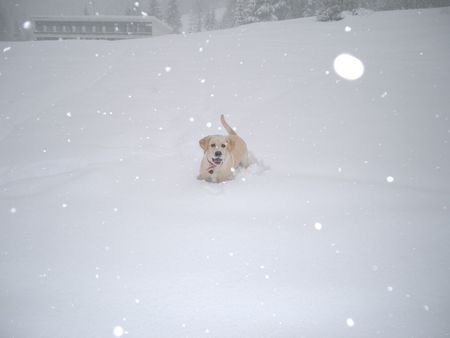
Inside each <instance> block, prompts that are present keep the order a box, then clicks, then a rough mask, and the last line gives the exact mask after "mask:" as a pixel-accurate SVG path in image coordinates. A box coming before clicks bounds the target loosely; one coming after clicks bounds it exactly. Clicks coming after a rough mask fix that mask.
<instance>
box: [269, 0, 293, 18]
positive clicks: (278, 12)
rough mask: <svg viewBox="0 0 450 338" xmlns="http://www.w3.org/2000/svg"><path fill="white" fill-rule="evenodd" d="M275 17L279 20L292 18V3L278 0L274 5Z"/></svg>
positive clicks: (286, 0) (287, 0)
mask: <svg viewBox="0 0 450 338" xmlns="http://www.w3.org/2000/svg"><path fill="white" fill-rule="evenodd" d="M273 9H274V15H275V16H276V17H277V19H278V20H286V19H290V18H292V16H291V15H292V1H289V0H278V1H276V2H275V3H274V4H273Z"/></svg>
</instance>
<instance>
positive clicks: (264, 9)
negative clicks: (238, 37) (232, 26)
mask: <svg viewBox="0 0 450 338" xmlns="http://www.w3.org/2000/svg"><path fill="white" fill-rule="evenodd" d="M275 2H276V1H274V0H257V1H256V12H255V14H256V15H255V16H256V17H257V18H258V19H259V21H272V20H277V17H276V15H275Z"/></svg>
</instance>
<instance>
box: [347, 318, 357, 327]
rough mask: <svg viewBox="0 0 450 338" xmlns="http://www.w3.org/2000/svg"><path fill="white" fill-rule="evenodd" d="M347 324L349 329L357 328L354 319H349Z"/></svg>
mask: <svg viewBox="0 0 450 338" xmlns="http://www.w3.org/2000/svg"><path fill="white" fill-rule="evenodd" d="M346 323H347V326H348V327H353V326H355V321H354V320H353V319H352V318H347V320H346Z"/></svg>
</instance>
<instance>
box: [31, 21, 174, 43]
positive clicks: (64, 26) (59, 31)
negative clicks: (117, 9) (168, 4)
mask: <svg viewBox="0 0 450 338" xmlns="http://www.w3.org/2000/svg"><path fill="white" fill-rule="evenodd" d="M33 33H34V38H35V40H52V39H107V40H118V39H131V38H142V37H150V36H155V35H163V34H169V33H171V29H170V28H169V27H168V26H166V25H165V24H162V23H161V22H159V20H157V19H153V18H150V17H149V18H145V19H143V18H139V20H133V19H132V18H130V17H111V18H108V17H101V19H99V20H97V21H96V20H95V17H86V18H85V19H83V18H81V19H80V18H78V19H76V18H70V17H67V18H34V19H33Z"/></svg>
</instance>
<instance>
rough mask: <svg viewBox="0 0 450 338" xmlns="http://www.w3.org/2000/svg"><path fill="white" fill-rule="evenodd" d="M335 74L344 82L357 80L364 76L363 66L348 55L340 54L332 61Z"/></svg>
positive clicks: (359, 61)
mask: <svg viewBox="0 0 450 338" xmlns="http://www.w3.org/2000/svg"><path fill="white" fill-rule="evenodd" d="M333 67H334V70H335V72H336V73H337V74H338V75H339V76H340V77H342V78H344V79H346V80H357V79H359V78H360V77H361V76H363V74H364V64H363V63H362V62H361V60H359V59H358V58H356V57H354V56H353V55H350V54H341V55H338V56H337V57H336V58H335V59H334V63H333Z"/></svg>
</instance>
